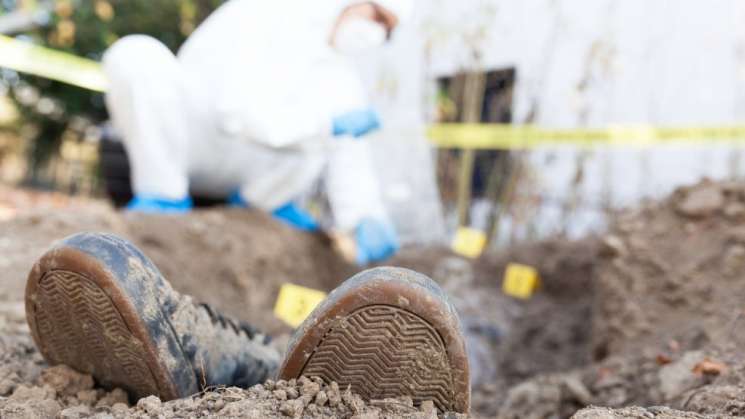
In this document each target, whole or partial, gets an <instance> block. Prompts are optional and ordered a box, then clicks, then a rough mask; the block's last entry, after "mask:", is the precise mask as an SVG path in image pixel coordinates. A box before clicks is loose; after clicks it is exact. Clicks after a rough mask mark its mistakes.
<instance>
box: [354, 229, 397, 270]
mask: <svg viewBox="0 0 745 419" xmlns="http://www.w3.org/2000/svg"><path fill="white" fill-rule="evenodd" d="M355 239H356V241H357V264H359V265H360V266H363V265H367V264H369V263H372V262H380V261H382V260H385V259H388V258H389V257H391V256H393V254H394V253H396V252H397V251H398V249H399V248H400V245H399V243H398V237H397V235H396V231H395V230H394V228H393V226H391V225H390V224H388V223H385V222H381V221H378V220H374V219H370V218H368V219H364V220H362V222H361V223H360V224H359V225H358V226H357V230H356V231H355Z"/></svg>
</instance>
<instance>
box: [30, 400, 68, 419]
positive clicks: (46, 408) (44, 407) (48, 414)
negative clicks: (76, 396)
mask: <svg viewBox="0 0 745 419" xmlns="http://www.w3.org/2000/svg"><path fill="white" fill-rule="evenodd" d="M33 405H34V408H36V410H37V411H38V412H39V413H41V415H39V416H41V417H45V418H53V417H56V416H57V414H58V413H59V412H60V411H61V410H62V406H61V405H60V404H59V402H57V401H56V400H50V399H47V400H42V401H39V402H35V403H34V404H33Z"/></svg>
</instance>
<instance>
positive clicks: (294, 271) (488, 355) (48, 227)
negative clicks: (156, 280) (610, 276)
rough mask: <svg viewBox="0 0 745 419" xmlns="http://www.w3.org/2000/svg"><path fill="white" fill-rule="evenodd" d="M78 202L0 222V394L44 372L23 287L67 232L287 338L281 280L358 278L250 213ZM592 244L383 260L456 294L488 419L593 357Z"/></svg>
mask: <svg viewBox="0 0 745 419" xmlns="http://www.w3.org/2000/svg"><path fill="white" fill-rule="evenodd" d="M78 204H79V203H75V207H74V208H73V209H65V208H63V207H60V208H58V207H55V208H53V209H51V210H50V209H48V208H44V209H41V210H35V211H31V212H28V211H27V212H25V213H24V214H23V215H21V216H18V217H16V218H15V219H13V220H12V221H8V222H5V223H0V233H2V234H0V237H2V238H1V239H0V251H2V252H3V254H4V255H5V256H6V257H5V258H4V259H1V260H0V263H1V264H3V268H4V269H3V274H2V280H3V284H4V286H2V287H0V332H3V333H5V332H7V335H6V336H5V338H4V341H5V342H7V343H8V344H7V346H6V347H3V348H0V349H2V352H0V354H2V356H3V357H4V358H0V365H4V368H5V370H4V371H6V372H8V373H7V374H0V377H3V376H4V377H6V378H7V379H5V381H4V382H5V383H6V386H5V387H2V386H0V390H2V391H0V397H2V396H10V395H12V394H13V392H14V391H15V389H17V388H20V387H23V386H26V387H29V386H31V387H32V386H33V385H34V384H33V383H35V382H37V380H38V377H39V374H40V373H41V371H42V369H43V366H44V363H43V360H42V359H41V358H40V356H39V355H38V353H37V352H36V349H35V348H34V346H33V343H32V342H31V340H30V338H29V337H28V331H27V327H26V324H25V318H24V311H23V289H24V286H25V280H26V275H27V272H28V270H29V269H30V267H31V265H32V264H33V262H34V261H35V260H36V258H38V257H39V256H40V255H41V254H42V253H43V252H44V251H45V249H46V248H48V247H49V245H50V244H51V243H52V242H53V241H55V240H58V239H61V238H63V237H65V236H67V235H70V234H73V233H77V232H80V231H106V232H112V233H115V234H117V235H120V236H122V237H125V238H127V239H129V240H131V241H133V242H134V243H135V244H137V245H138V246H139V247H140V248H142V249H143V251H144V252H145V253H146V254H147V255H148V256H149V257H151V258H152V259H153V260H154V262H155V263H156V265H157V266H158V267H159V268H160V269H161V271H162V272H163V273H164V275H165V276H166V277H167V278H168V279H169V280H170V281H171V282H172V283H173V285H174V288H176V289H177V290H179V291H181V292H184V293H187V294H191V295H194V296H195V297H197V298H198V299H200V300H202V301H205V302H207V303H210V304H212V305H214V306H215V307H218V308H220V309H221V310H224V311H225V312H227V313H228V314H231V315H233V316H236V317H239V318H241V319H243V320H247V321H249V322H251V323H253V324H255V325H257V326H259V327H260V328H262V329H264V330H266V331H269V332H270V333H272V334H275V335H277V334H283V333H285V332H288V331H289V328H288V327H287V326H285V325H284V324H282V323H280V322H279V321H278V320H277V319H276V318H275V317H274V316H273V314H272V308H273V304H274V301H275V300H276V296H277V292H278V289H279V286H280V285H281V284H282V283H285V282H292V283H296V284H300V285H305V286H309V287H312V288H316V289H322V290H330V289H332V288H334V287H335V286H336V285H338V284H339V283H340V282H341V281H343V280H344V279H346V278H347V277H349V276H351V275H352V274H353V273H354V272H355V271H356V268H355V267H351V266H349V265H347V264H346V263H345V262H344V261H343V260H342V258H341V257H339V256H338V255H337V254H336V253H335V252H334V251H333V250H332V248H331V246H330V243H328V242H327V241H326V240H324V239H323V238H322V237H318V236H314V235H310V234H303V233H297V232H295V231H292V230H290V229H289V228H286V227H284V226H283V225H282V224H279V223H277V222H275V221H273V220H271V219H270V218H268V217H266V216H264V215H261V214H257V213H252V212H247V211H239V210H236V211H233V210H227V209H215V210H209V211H200V212H195V213H194V214H190V215H188V216H185V217H157V216H144V215H135V214H125V215H122V214H120V213H116V212H114V211H112V210H111V209H110V208H109V207H108V206H106V205H102V204H100V203H96V202H85V203H84V204H80V205H78ZM596 248H597V246H596V243H595V242H594V241H592V240H589V241H586V242H581V243H576V244H568V243H566V242H563V241H555V242H549V243H544V244H540V245H535V246H527V247H523V248H516V249H514V250H513V251H512V252H510V254H500V255H497V256H494V257H488V258H485V259H484V260H482V261H480V262H479V263H473V262H471V261H468V260H465V259H462V258H460V257H457V256H455V255H453V254H452V253H451V252H449V251H448V250H447V249H431V248H429V249H416V248H411V249H405V250H404V251H403V252H402V253H401V254H400V255H399V256H397V258H396V259H395V260H392V261H389V262H388V264H390V265H394V266H402V267H408V268H412V269H415V270H418V271H421V272H423V273H425V274H428V275H430V276H431V277H433V278H434V279H435V280H436V281H438V282H439V283H440V284H441V285H442V286H443V287H444V288H445V290H446V291H447V292H448V293H449V294H450V295H451V296H452V299H453V301H454V303H455V304H456V306H457V307H458V310H459V312H460V314H461V319H462V321H463V324H464V326H465V328H466V334H467V339H468V347H469V356H470V358H471V362H472V365H473V368H472V371H473V374H474V380H473V382H474V397H473V399H474V412H476V413H479V414H483V415H485V416H492V415H494V414H496V413H497V411H498V410H499V407H500V406H501V404H502V402H503V400H504V397H505V395H506V393H507V389H509V388H510V387H511V386H513V385H515V384H516V383H519V382H521V381H522V380H524V379H525V378H526V377H530V376H532V375H534V374H535V373H537V372H555V371H562V370H566V369H567V368H577V367H580V366H582V365H585V364H586V363H587V362H588V361H589V359H590V354H591V347H590V335H589V329H588V327H587V319H588V316H589V315H590V308H591V306H592V293H591V287H588V284H589V282H591V276H592V263H593V261H594V259H595V253H596V251H595V250H593V249H596ZM509 262H521V263H527V264H531V265H533V266H535V267H537V268H538V269H539V270H540V271H541V273H542V276H543V280H544V288H543V290H542V291H541V292H540V293H539V294H538V295H537V296H536V297H535V298H533V299H531V300H528V301H520V300H514V299H511V298H508V297H505V296H504V295H502V293H501V291H500V289H501V279H502V274H503V272H504V268H505V266H506V264H507V263H509ZM546 325H548V326H549V327H545V326H546ZM567 331H569V333H567ZM285 336H286V334H285ZM279 341H280V342H282V339H281V337H280V339H279ZM10 348H21V349H12V350H11V349H10ZM31 366H33V368H31ZM0 368H3V367H0ZM11 370H12V371H11ZM0 372H3V370H0ZM0 382H3V381H0ZM55 400H57V399H55ZM2 404H3V401H2V399H0V405H2ZM60 404H61V406H65V404H64V403H62V402H60ZM94 407H95V406H94ZM213 413H214V412H213Z"/></svg>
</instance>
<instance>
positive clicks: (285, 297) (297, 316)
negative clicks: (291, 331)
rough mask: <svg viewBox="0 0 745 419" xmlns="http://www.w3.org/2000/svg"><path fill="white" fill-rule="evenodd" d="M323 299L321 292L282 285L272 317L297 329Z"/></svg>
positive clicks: (324, 295) (291, 285) (297, 286)
mask: <svg viewBox="0 0 745 419" xmlns="http://www.w3.org/2000/svg"><path fill="white" fill-rule="evenodd" d="M325 298H326V293H325V292H323V291H318V290H314V289H311V288H305V287H301V286H299V285H293V284H284V285H282V288H280V289H279V297H277V304H276V305H275V306H274V315H275V316H277V317H278V318H279V319H280V320H282V321H284V322H285V323H287V324H289V325H290V326H292V327H298V326H300V325H301V324H302V323H303V321H304V320H305V319H306V318H307V317H308V316H310V313H312V312H313V310H314V309H315V308H316V306H318V304H320V303H321V301H323V300H324V299H325Z"/></svg>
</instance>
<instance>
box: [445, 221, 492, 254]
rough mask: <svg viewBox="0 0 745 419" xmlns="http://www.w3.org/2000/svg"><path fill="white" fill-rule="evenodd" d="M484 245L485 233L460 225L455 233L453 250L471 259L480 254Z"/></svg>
mask: <svg viewBox="0 0 745 419" xmlns="http://www.w3.org/2000/svg"><path fill="white" fill-rule="evenodd" d="M484 247H486V234H485V233H484V232H483V231H481V230H476V229H475V228H468V227H460V228H459V229H458V231H457V232H456V233H455V239H454V240H453V245H452V249H453V252H455V253H457V254H459V255H461V256H464V257H467V258H471V259H476V258H477V257H479V256H481V254H482V253H483V252H484Z"/></svg>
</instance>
